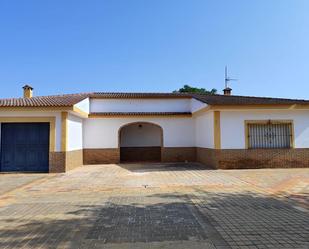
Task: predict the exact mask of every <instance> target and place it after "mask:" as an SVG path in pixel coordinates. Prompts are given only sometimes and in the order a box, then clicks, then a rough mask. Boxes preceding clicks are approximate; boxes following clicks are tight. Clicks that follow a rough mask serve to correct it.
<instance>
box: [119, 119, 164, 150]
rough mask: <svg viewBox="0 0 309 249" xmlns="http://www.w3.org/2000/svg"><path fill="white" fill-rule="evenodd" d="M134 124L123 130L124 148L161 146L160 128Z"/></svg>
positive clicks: (122, 144) (145, 124)
mask: <svg viewBox="0 0 309 249" xmlns="http://www.w3.org/2000/svg"><path fill="white" fill-rule="evenodd" d="M141 125H142V127H139V124H138V123H136V124H132V125H129V126H127V127H124V128H123V129H121V141H120V146H122V147H146V146H161V139H162V136H161V129H160V127H158V126H156V125H153V124H148V123H144V124H141Z"/></svg>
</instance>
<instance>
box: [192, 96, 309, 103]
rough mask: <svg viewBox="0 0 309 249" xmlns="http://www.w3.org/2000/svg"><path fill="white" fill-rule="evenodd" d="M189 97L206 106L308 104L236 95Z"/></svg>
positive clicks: (303, 101) (298, 101)
mask: <svg viewBox="0 0 309 249" xmlns="http://www.w3.org/2000/svg"><path fill="white" fill-rule="evenodd" d="M191 96H192V97H193V98H195V99H197V100H199V101H201V102H204V103H206V104H208V105H289V104H292V105H293V104H309V100H303V99H283V98H268V97H252V96H237V95H229V96H228V95H217V94H216V95H205V94H191Z"/></svg>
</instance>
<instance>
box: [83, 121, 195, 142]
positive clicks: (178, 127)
mask: <svg viewBox="0 0 309 249" xmlns="http://www.w3.org/2000/svg"><path fill="white" fill-rule="evenodd" d="M133 122H152V123H154V124H157V125H159V126H161V127H162V129H163V145H164V146H165V147H194V146H195V125H194V120H193V119H192V118H101V119H99V118H90V119H86V120H84V132H83V139H84V148H118V131H119V128H120V127H122V126H123V125H126V124H129V123H133Z"/></svg>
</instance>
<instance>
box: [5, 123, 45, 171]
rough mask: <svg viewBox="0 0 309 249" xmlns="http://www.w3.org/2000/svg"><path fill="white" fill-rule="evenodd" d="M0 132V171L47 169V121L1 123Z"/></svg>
mask: <svg viewBox="0 0 309 249" xmlns="http://www.w3.org/2000/svg"><path fill="white" fill-rule="evenodd" d="M1 133H2V137H1V171H38V172H46V171H48V164H49V163H48V161H49V160H48V157H49V124H48V123H7V124H2V128H1Z"/></svg>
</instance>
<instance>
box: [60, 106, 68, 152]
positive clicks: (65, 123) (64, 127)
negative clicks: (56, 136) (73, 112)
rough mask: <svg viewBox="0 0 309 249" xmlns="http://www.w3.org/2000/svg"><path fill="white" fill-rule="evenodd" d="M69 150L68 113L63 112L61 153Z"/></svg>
mask: <svg viewBox="0 0 309 249" xmlns="http://www.w3.org/2000/svg"><path fill="white" fill-rule="evenodd" d="M67 149H68V112H61V151H67Z"/></svg>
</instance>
